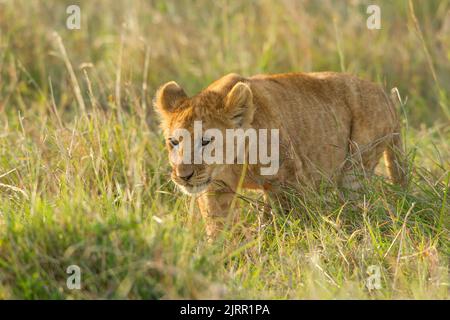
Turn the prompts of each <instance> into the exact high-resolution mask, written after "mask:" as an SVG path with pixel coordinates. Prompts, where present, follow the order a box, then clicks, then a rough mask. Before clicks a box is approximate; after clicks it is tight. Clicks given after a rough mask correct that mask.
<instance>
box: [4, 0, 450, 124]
mask: <svg viewBox="0 0 450 320" xmlns="http://www.w3.org/2000/svg"><path fill="white" fill-rule="evenodd" d="M72 4H76V5H78V6H79V7H80V9H81V29H80V30H68V29H67V28H66V20H67V18H68V17H69V14H67V13H66V8H67V7H68V6H69V5H72ZM370 4H376V5H378V6H379V7H380V9H381V29H380V30H376V29H375V30H369V29H368V28H367V27H366V20H367V18H368V17H369V16H370V14H368V13H367V12H366V10H367V7H368V6H369V5H370ZM0 30H1V31H0V32H1V33H0V75H1V78H0V81H1V92H0V94H1V97H2V99H1V100H0V111H5V110H6V111H7V110H8V109H9V110H12V109H15V108H12V106H18V107H20V108H30V107H31V106H30V104H33V103H34V102H36V101H39V96H40V95H48V94H49V78H51V80H52V83H53V91H54V96H55V100H56V104H57V105H58V106H59V107H60V108H62V109H63V110H66V109H71V108H75V105H74V95H73V94H72V88H71V84H70V80H69V78H68V76H67V72H66V69H65V66H64V61H63V60H62V58H61V55H60V52H59V50H58V46H57V45H55V41H54V37H53V31H56V32H58V33H59V35H60V36H61V37H62V41H63V43H64V46H65V47H66V50H67V54H68V56H69V59H70V61H71V62H72V64H73V66H74V69H75V73H76V74H77V75H78V76H79V77H80V80H79V81H80V86H81V88H82V90H81V91H82V93H83V95H84V96H85V97H86V98H87V95H88V90H87V86H88V84H87V82H86V81H85V79H84V76H83V71H82V70H81V68H82V67H86V71H87V74H88V77H89V78H91V84H92V90H93V93H94V95H95V97H96V99H97V101H98V103H99V104H100V105H102V106H103V107H114V105H115V102H116V99H117V98H118V97H117V96H116V95H117V92H116V90H115V85H116V78H117V73H118V68H119V67H120V72H121V85H122V90H121V93H120V95H119V97H120V99H121V101H120V104H121V106H122V107H123V108H126V109H128V110H129V111H130V112H135V113H142V112H143V110H142V108H143V107H144V108H145V107H146V106H149V105H151V103H150V102H151V98H152V95H153V93H154V91H155V89H156V88H157V87H158V86H159V85H160V84H162V83H164V82H165V81H168V80H176V81H177V82H179V83H180V84H182V86H183V87H184V88H185V89H186V90H187V92H188V93H189V94H194V93H196V92H197V91H199V90H200V89H201V88H202V87H205V86H206V85H207V84H208V83H210V82H211V81H213V80H214V79H216V78H218V77H220V76H222V75H224V74H226V73H229V72H237V73H240V74H242V75H245V76H250V75H253V74H257V73H279V72H294V71H303V72H308V71H323V70H332V71H345V72H349V73H353V74H356V75H359V76H361V77H364V78H367V79H371V80H373V81H377V82H378V83H380V84H382V85H384V86H385V87H386V88H388V89H390V88H391V87H394V86H397V87H398V88H399V90H400V93H401V95H402V97H404V98H405V97H407V98H408V103H407V107H406V111H407V114H408V119H409V121H411V122H412V123H413V124H414V125H420V124H422V123H423V124H426V125H431V124H432V123H434V122H436V121H437V122H441V121H444V120H446V121H448V120H449V119H450V113H449V111H448V108H449V93H448V92H449V87H450V84H449V83H450V63H449V60H450V1H448V0H433V1H408V0H398V1H375V2H374V1H364V0H350V1H331V0H321V1H308V0H304V1H297V0H282V1H271V0H249V1H207V0H195V1H185V0H181V1H166V0H163V1H159V0H153V1H139V0H136V1H105V0H103V1H101V0H100V1H36V0H15V1H5V0H2V1H0ZM121 54H122V56H120V55H121ZM144 82H145V83H147V89H146V91H145V94H144V95H143V91H142V84H143V83H144ZM36 86H37V87H39V90H35V88H36ZM14 93H19V95H14ZM36 95H38V97H36ZM19 97H20V98H19ZM18 99H19V100H20V101H17V100H18ZM143 99H144V100H145V101H142V100H143ZM42 112H44V110H42Z"/></svg>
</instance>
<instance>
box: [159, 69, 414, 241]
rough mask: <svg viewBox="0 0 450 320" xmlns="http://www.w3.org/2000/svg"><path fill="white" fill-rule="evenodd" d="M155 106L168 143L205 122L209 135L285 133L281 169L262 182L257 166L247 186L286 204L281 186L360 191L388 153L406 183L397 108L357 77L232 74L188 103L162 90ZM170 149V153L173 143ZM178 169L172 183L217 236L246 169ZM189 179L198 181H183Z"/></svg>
mask: <svg viewBox="0 0 450 320" xmlns="http://www.w3.org/2000/svg"><path fill="white" fill-rule="evenodd" d="M155 108H156V110H157V111H158V113H159V114H160V115H161V119H162V121H161V126H162V129H163V131H164V135H165V137H166V138H167V139H168V138H169V137H170V135H171V133H172V132H173V130H175V129H176V128H186V129H188V130H192V124H193V121H194V120H202V121H203V129H207V128H219V129H220V130H225V129H226V128H236V127H242V128H249V127H252V128H256V129H259V128H262V129H272V128H274V129H279V130H280V168H279V171H278V172H277V174H275V175H273V176H262V175H260V171H259V168H260V165H259V164H256V165H248V167H247V170H246V171H245V177H244V179H243V185H242V187H243V188H250V189H258V190H262V191H264V192H265V194H266V195H268V196H269V197H270V196H273V197H277V198H278V199H281V200H282V198H283V197H282V196H281V192H280V191H281V190H282V189H283V187H285V186H289V187H293V188H296V189H298V190H300V186H301V185H305V184H307V185H315V184H317V183H318V182H319V181H322V180H323V179H329V180H332V181H335V182H337V183H338V184H339V185H341V186H342V187H343V188H348V189H357V188H358V186H359V184H358V181H359V180H358V179H357V178H356V173H358V174H363V175H364V176H366V177H368V176H370V175H371V174H372V173H373V172H374V169H375V166H376V165H377V163H378V161H379V159H380V157H381V155H382V154H383V152H385V159H386V162H387V168H388V171H389V174H390V177H391V178H392V179H393V180H394V182H396V183H400V184H402V183H404V182H405V178H404V168H403V166H402V164H401V163H402V162H401V157H399V154H400V153H401V149H402V145H401V139H400V135H399V121H398V117H397V113H396V110H395V106H394V105H393V103H392V101H391V100H390V99H389V97H388V96H387V95H386V94H385V93H384V91H383V90H382V89H381V88H380V87H379V86H378V85H376V84H373V83H371V82H368V81H365V80H361V79H358V78H356V77H354V76H351V75H347V74H341V73H331V72H323V73H322V72H320V73H289V74H275V75H257V76H254V77H250V78H244V77H241V76H239V75H237V74H229V75H227V76H224V77H222V78H221V79H219V80H217V81H215V82H214V83H212V84H211V85H210V86H208V87H207V88H206V89H204V90H203V91H202V92H200V93H199V94H197V95H195V96H193V97H190V98H189V97H188V96H187V95H186V93H185V92H184V91H183V89H181V87H180V86H179V85H178V84H176V83H175V82H169V83H167V84H165V85H163V86H162V87H161V88H160V89H159V90H158V92H157V94H156V97H155ZM167 147H168V149H169V150H171V148H172V146H171V145H170V143H169V142H168V145H167ZM180 152H182V148H181V147H180ZM172 166H173V172H172V179H173V181H174V182H175V183H176V184H177V185H179V186H180V187H181V188H182V189H183V190H184V191H185V192H187V193H191V194H194V195H195V196H196V197H197V198H198V202H199V206H200V210H201V212H202V215H203V216H204V217H205V219H206V220H207V231H208V234H209V235H213V234H214V233H215V232H216V231H217V230H218V228H219V227H220V225H221V223H222V222H223V220H224V219H225V217H226V216H227V213H228V212H229V205H230V202H231V201H232V199H233V192H234V191H235V190H236V188H237V186H238V183H239V178H240V177H241V174H242V172H243V171H242V170H243V165H239V164H223V165H219V164H217V165H216V164H212V165H205V164H199V165H189V164H180V165H174V164H173V163H172ZM186 176H192V177H191V178H190V179H189V180H188V181H186V180H184V179H181V178H180V177H186Z"/></svg>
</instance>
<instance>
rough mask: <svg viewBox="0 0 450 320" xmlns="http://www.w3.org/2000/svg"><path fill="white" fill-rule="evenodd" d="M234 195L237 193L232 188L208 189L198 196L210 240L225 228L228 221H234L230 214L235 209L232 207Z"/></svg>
mask: <svg viewBox="0 0 450 320" xmlns="http://www.w3.org/2000/svg"><path fill="white" fill-rule="evenodd" d="M234 197H235V193H234V192H232V191H231V190H211V191H206V192H204V193H202V194H201V195H199V196H198V197H197V201H198V205H199V207H200V212H201V214H202V217H203V219H204V220H205V223H206V233H207V235H208V238H209V239H210V240H212V239H214V238H215V237H216V236H217V235H218V233H219V232H220V231H221V230H223V229H224V227H225V224H226V223H227V222H229V223H233V217H230V214H232V211H231V210H232V209H235V208H231V204H232V202H233V198H234ZM236 204H237V203H236ZM236 204H235V206H236ZM230 218H231V219H230Z"/></svg>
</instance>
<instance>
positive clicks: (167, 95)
mask: <svg viewBox="0 0 450 320" xmlns="http://www.w3.org/2000/svg"><path fill="white" fill-rule="evenodd" d="M184 98H187V95H186V93H185V92H184V90H183V89H182V88H181V87H180V86H179V85H178V84H177V83H176V82H175V81H170V82H167V83H166V84H164V85H162V86H161V87H160V88H159V89H158V91H156V95H155V99H154V100H153V106H154V108H155V110H156V111H157V112H158V113H159V114H160V115H161V116H163V117H164V116H165V115H167V113H169V112H173V111H174V109H175V107H176V104H177V102H178V101H179V100H181V99H184Z"/></svg>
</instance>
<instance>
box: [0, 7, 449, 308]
mask: <svg viewBox="0 0 450 320" xmlns="http://www.w3.org/2000/svg"><path fill="white" fill-rule="evenodd" d="M366 5H367V2H364V1H351V2H349V3H348V4H347V5H344V4H336V3H335V2H333V1H321V2H320V3H319V2H317V3H316V2H315V1H314V2H313V1H311V2H304V3H300V2H298V1H280V2H278V1H277V2H275V1H266V0H264V1H248V2H241V3H240V2H229V1H223V2H219V3H218V4H213V2H211V1H194V2H192V1H173V2H171V1H153V2H148V1H136V2H133V4H130V3H129V2H125V1H124V2H120V1H119V2H109V1H99V2H95V4H94V3H93V2H92V1H81V4H80V6H81V10H82V17H83V23H82V29H81V30H79V31H69V30H67V29H65V17H66V16H67V15H66V14H65V7H66V6H65V4H64V3H63V2H59V1H58V2H54V3H53V2H48V1H45V2H44V1H33V2H32V1H6V2H5V1H4V2H0V298H26V299H32V298H55V299H68V298H317V299H327V298H330V299H333V298H352V299H354V298H363V299H370V298H382V299H391V298H425V299H427V298H439V299H448V283H449V281H448V280H449V278H448V261H449V254H448V253H449V230H448V227H449V223H450V221H449V212H450V210H449V206H450V196H449V195H448V190H449V179H450V173H449V168H450V148H449V145H450V127H449V125H448V121H446V118H445V117H446V111H445V110H446V109H445V108H448V100H446V99H448V98H446V97H448V96H449V93H448V89H447V88H445V86H444V85H443V84H446V83H449V81H450V78H449V77H450V69H449V68H450V63H449V61H448V59H449V56H450V51H449V50H450V49H449V41H450V39H449V38H448V36H446V35H447V34H448V26H447V25H446V24H445V22H444V21H445V19H446V17H447V16H446V14H447V15H448V13H447V12H448V10H449V8H450V3H449V1H427V2H414V9H415V15H416V18H417V19H418V22H420V23H421V25H420V26H421V30H422V32H423V37H424V40H425V44H426V45H427V50H428V51H429V56H428V57H427V55H426V54H425V51H424V49H423V42H422V41H421V39H420V37H418V36H417V34H416V32H415V31H414V30H415V29H414V28H415V24H414V23H413V20H412V18H411V13H410V8H409V6H408V2H407V1H404V2H402V1H398V2H388V1H386V2H383V3H382V4H381V7H382V16H383V20H382V30H380V31H369V30H367V29H365V18H366V14H365V6H366ZM333 19H334V20H333ZM333 21H335V22H334V24H333ZM122 22H127V25H126V26H123V24H122ZM446 28H447V29H446ZM54 31H56V32H57V33H58V34H59V35H60V36H61V40H62V46H64V48H65V50H66V52H67V56H64V54H63V52H64V51H63V50H62V49H61V45H60V44H59V43H58V40H57V38H55V36H54ZM121 34H122V35H123V38H122V39H123V41H121ZM18 35H20V36H18ZM336 35H338V37H339V41H340V43H339V50H338V46H337V42H336V41H337V39H336ZM121 45H122V46H123V56H122V60H119V49H120V46H121ZM338 51H340V52H338ZM430 59H431V63H432V64H434V70H433V72H435V73H436V77H437V79H438V81H439V83H441V84H442V85H441V86H440V87H437V85H436V81H435V80H434V79H433V75H432V72H431V70H430ZM119 62H120V63H119ZM69 64H70V66H71V67H72V68H73V70H74V73H75V77H76V79H75V80H76V82H77V83H78V85H79V86H80V89H81V94H82V96H81V99H82V102H81V103H80V100H79V99H78V100H77V98H76V95H75V94H74V87H76V83H75V82H74V81H73V80H74V79H70V77H69V73H68V65H69ZM343 68H344V69H345V70H346V71H348V72H352V73H355V74H358V75H360V76H363V77H365V78H369V79H372V80H374V81H377V82H379V83H381V84H383V85H385V86H386V87H387V88H390V87H393V86H397V87H398V88H399V90H400V92H401V94H402V97H403V98H404V102H405V105H404V108H403V110H402V113H403V116H402V119H403V124H404V128H405V130H404V131H405V132H404V137H405V141H406V147H407V151H408V159H409V166H410V176H411V182H410V184H409V186H408V188H406V189H401V188H399V187H397V186H393V185H391V184H390V183H389V182H388V181H386V179H385V178H384V177H383V174H384V169H383V166H382V165H381V166H380V168H379V174H380V175H379V176H377V177H375V178H374V179H373V180H371V181H366V182H365V188H364V192H363V194H364V195H361V199H360V200H357V201H344V200H342V199H341V197H339V196H338V194H337V193H336V192H335V190H332V189H327V188H326V187H324V188H323V189H320V190H319V191H318V192H307V193H305V194H302V195H300V194H294V193H292V192H290V193H289V198H290V201H291V202H292V204H293V207H294V208H295V209H293V210H292V211H291V212H288V213H283V212H282V210H281V209H280V208H277V207H276V204H274V210H273V215H270V216H269V217H261V214H260V211H259V210H258V200H260V199H259V198H260V196H259V195H258V194H253V193H248V194H245V195H242V197H240V199H239V201H238V202H239V204H240V207H241V209H240V217H241V219H240V221H241V223H238V224H236V225H233V226H231V227H230V228H229V230H227V231H226V232H225V233H224V234H223V235H222V237H220V238H219V239H218V240H217V241H216V242H214V243H208V241H207V239H206V237H205V232H204V226H203V222H202V220H201V218H200V215H199V214H198V209H197V208H194V210H192V208H191V200H190V199H189V198H188V197H186V196H183V195H181V194H180V193H178V192H177V191H176V190H175V188H174V186H173V184H172V183H171V182H170V181H169V172H170V171H169V170H170V169H169V167H168V163H167V155H166V153H165V150H164V145H163V140H162V137H161V135H160V132H159V130H158V126H157V121H156V119H155V117H154V114H153V113H152V111H151V110H150V109H151V98H152V95H153V93H154V90H155V89H156V87H157V86H158V85H159V84H161V83H163V82H165V81H167V80H172V79H176V80H177V82H179V83H180V84H183V86H184V87H185V88H186V89H187V91H188V92H189V93H194V92H196V91H198V90H199V89H200V88H202V87H204V86H206V85H207V84H208V83H209V82H210V81H212V80H214V79H215V78H217V77H219V76H221V75H223V74H225V73H228V72H232V71H233V72H239V73H242V74H244V75H251V74H254V73H259V72H284V71H311V70H314V71H316V70H335V71H339V70H341V69H343ZM69 70H70V67H69ZM119 75H120V77H119ZM118 92H120V94H119V93H118ZM118 96H120V103H119V101H117V97H118ZM81 105H84V108H85V109H86V111H85V112H83V108H82V107H81ZM72 264H76V265H78V266H80V268H81V270H82V281H81V283H82V288H81V290H69V289H68V288H67V287H66V279H67V276H68V275H67V274H66V268H67V267H68V266H69V265H72ZM369 266H378V267H379V268H380V271H381V285H382V288H381V289H380V290H371V291H369V290H368V289H367V287H366V286H365V281H366V280H367V278H368V276H369V275H368V273H367V271H368V268H369Z"/></svg>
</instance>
